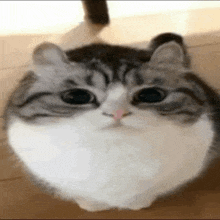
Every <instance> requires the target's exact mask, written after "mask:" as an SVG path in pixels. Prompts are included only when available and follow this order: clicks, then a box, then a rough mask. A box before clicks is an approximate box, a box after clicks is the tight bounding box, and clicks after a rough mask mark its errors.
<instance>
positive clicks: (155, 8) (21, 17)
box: [0, 1, 220, 35]
mask: <svg viewBox="0 0 220 220" xmlns="http://www.w3.org/2000/svg"><path fill="white" fill-rule="evenodd" d="M107 2H108V8H109V13H110V17H111V19H113V18H125V17H131V16H132V17H134V16H143V15H146V16H147V15H152V14H166V13H168V12H174V11H182V12H183V11H185V12H186V11H189V10H193V9H194V10H195V9H204V8H206V9H207V8H220V2H219V1H107ZM83 16H84V12H83V8H82V3H81V1H1V2H0V23H1V29H0V35H10V34H13V35H14V34H45V33H47V34H48V33H65V32H66V31H68V30H70V29H72V28H73V27H74V26H77V25H78V24H79V23H80V22H83ZM210 16H211V15H210ZM179 22H180V25H182V26H184V27H182V28H183V29H182V30H184V31H185V33H187V13H186V14H185V18H183V19H182V21H179ZM184 22H185V24H184ZM146 28H147V27H146ZM207 28H208V27H207ZM179 29H180V28H179ZM183 34H184V33H183Z"/></svg>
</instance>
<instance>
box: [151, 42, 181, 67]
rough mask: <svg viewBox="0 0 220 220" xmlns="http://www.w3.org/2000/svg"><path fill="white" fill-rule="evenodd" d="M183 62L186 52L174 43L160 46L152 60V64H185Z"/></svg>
mask: <svg viewBox="0 0 220 220" xmlns="http://www.w3.org/2000/svg"><path fill="white" fill-rule="evenodd" d="M183 62H184V52H183V50H182V48H181V47H180V46H179V45H178V44H177V43H175V42H174V41H171V42H169V43H165V44H163V45H161V46H159V47H158V48H157V49H156V50H155V52H154V53H153V55H152V57H151V59H150V63H176V64H183Z"/></svg>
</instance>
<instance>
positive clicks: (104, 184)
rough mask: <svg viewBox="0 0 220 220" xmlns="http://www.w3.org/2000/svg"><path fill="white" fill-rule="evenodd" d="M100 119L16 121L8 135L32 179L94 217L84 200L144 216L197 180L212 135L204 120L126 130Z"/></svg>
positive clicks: (129, 122)
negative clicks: (166, 196)
mask: <svg viewBox="0 0 220 220" xmlns="http://www.w3.org/2000/svg"><path fill="white" fill-rule="evenodd" d="M97 117H99V113H98V112H91V113H86V114H84V115H82V116H79V117H77V118H75V119H74V118H73V119H59V120H57V121H54V122H51V123H46V125H45V124H44V125H39V126H36V125H28V124H27V123H25V122H23V121H21V120H20V119H16V120H14V122H13V123H12V124H11V125H10V127H9V131H8V135H9V143H10V145H11V146H12V147H13V149H14V150H15V152H16V153H17V155H18V156H19V157H20V158H21V160H22V161H23V162H24V163H25V164H26V165H27V167H28V168H29V170H30V171H31V172H33V173H34V174H35V175H36V176H38V177H39V178H42V179H44V180H46V181H47V182H49V183H50V184H51V185H52V186H55V187H56V188H57V189H59V191H60V192H61V195H62V196H63V197H66V198H68V199H74V198H78V200H77V199H76V201H78V202H79V204H80V203H81V204H80V205H81V207H83V208H85V209H87V210H90V211H92V210H93V211H94V210H99V209H102V208H94V209H93V208H91V207H89V206H88V205H83V202H82V200H81V199H82V198H85V199H86V200H88V201H96V202H98V203H99V202H100V204H106V205H105V207H104V208H103V209H106V208H107V207H108V206H109V207H119V208H130V209H140V208H143V207H146V206H149V205H150V204H151V203H152V202H153V201H154V200H155V198H156V197H158V196H159V195H161V194H164V193H166V192H169V191H171V190H173V189H175V188H177V187H178V186H180V185H182V184H183V183H185V182H187V181H188V180H190V179H192V178H194V177H196V176H198V174H199V173H200V172H201V171H202V169H203V165H204V162H205V159H206V155H207V151H208V149H209V147H210V145H211V142H212V139H213V135H214V134H213V131H212V124H211V122H210V121H209V120H208V118H207V117H206V116H205V115H204V116H203V117H202V118H201V119H200V120H199V121H198V122H197V123H195V124H194V125H192V126H184V127H183V126H178V125H175V124H174V122H172V121H168V120H166V119H158V118H157V117H155V115H154V114H152V113H149V115H148V117H145V119H143V118H141V117H140V118H135V117H132V116H130V117H126V118H125V119H124V120H123V125H122V126H112V124H111V123H112V121H110V120H112V119H109V118H107V117H105V116H102V117H103V118H97ZM104 117H105V118H104ZM106 125H107V126H106ZM79 198H80V199H79Z"/></svg>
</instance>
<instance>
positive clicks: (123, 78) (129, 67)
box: [122, 64, 138, 83]
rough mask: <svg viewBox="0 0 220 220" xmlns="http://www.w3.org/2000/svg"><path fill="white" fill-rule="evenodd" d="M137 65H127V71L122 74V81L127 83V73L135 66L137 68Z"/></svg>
mask: <svg viewBox="0 0 220 220" xmlns="http://www.w3.org/2000/svg"><path fill="white" fill-rule="evenodd" d="M137 67H138V66H137V65H132V64H127V67H126V69H125V71H124V72H123V74H122V83H125V78H126V75H127V74H128V73H129V72H130V71H131V70H132V69H135V68H137Z"/></svg>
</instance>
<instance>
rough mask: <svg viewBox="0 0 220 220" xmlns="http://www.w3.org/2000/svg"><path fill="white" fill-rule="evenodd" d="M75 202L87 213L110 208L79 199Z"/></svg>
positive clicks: (109, 207)
mask: <svg viewBox="0 0 220 220" xmlns="http://www.w3.org/2000/svg"><path fill="white" fill-rule="evenodd" d="M76 202H77V204H78V205H79V207H80V208H81V209H84V210H86V211H89V212H100V211H104V210H108V209H111V206H109V205H107V204H102V203H97V202H90V201H86V200H81V199H80V200H76Z"/></svg>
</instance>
